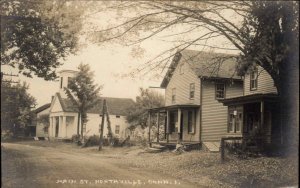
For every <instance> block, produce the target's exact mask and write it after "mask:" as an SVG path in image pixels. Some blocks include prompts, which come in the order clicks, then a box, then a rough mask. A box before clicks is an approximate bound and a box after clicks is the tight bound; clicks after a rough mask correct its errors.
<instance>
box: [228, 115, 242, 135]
mask: <svg viewBox="0 0 300 188" xmlns="http://www.w3.org/2000/svg"><path fill="white" fill-rule="evenodd" d="M228 118H229V120H228V132H230V133H239V132H241V129H242V125H243V113H242V112H237V111H236V110H234V111H231V112H230V113H229V117H228Z"/></svg>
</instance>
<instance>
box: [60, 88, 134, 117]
mask: <svg viewBox="0 0 300 188" xmlns="http://www.w3.org/2000/svg"><path fill="white" fill-rule="evenodd" d="M58 98H59V100H60V102H61V105H62V108H63V110H64V111H65V112H77V109H76V107H75V105H74V104H73V103H72V101H71V100H70V99H68V98H62V97H61V96H60V94H59V93H58ZM100 99H101V101H100V102H99V103H97V104H96V105H95V106H94V107H93V108H92V109H90V110H88V113H95V114H100V113H102V108H103V99H105V100H106V104H107V108H108V112H109V114H113V115H126V112H127V109H128V108H129V107H130V106H132V105H134V101H133V100H132V99H129V98H112V97H101V98H100Z"/></svg>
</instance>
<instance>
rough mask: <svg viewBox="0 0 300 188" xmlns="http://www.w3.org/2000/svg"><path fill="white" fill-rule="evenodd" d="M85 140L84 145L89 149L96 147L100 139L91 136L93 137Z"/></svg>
mask: <svg viewBox="0 0 300 188" xmlns="http://www.w3.org/2000/svg"><path fill="white" fill-rule="evenodd" d="M85 140H86V143H85V146H86V147H89V146H98V145H99V141H100V138H99V136H97V135H93V136H90V137H88V138H87V139H85Z"/></svg>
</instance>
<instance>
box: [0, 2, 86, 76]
mask: <svg viewBox="0 0 300 188" xmlns="http://www.w3.org/2000/svg"><path fill="white" fill-rule="evenodd" d="M85 4H86V3H85ZM85 4H82V3H80V2H70V1H60V0H52V1H47V0H41V1H35V0H27V1H21V0H15V1H11V0H2V1H1V2H0V9H1V65H9V66H12V67H16V68H18V69H19V72H20V73H22V74H24V75H26V76H28V77H31V76H32V74H35V75H37V76H38V77H43V78H44V79H45V80H51V79H55V78H56V74H55V69H56V68H58V67H59V66H60V65H61V64H62V63H61V62H60V61H61V60H62V59H63V58H65V57H66V56H67V55H69V54H70V53H75V51H76V50H77V49H76V46H77V44H78V34H79V31H80V29H81V27H82V23H81V19H79V18H80V17H81V16H82V15H83V11H84V6H83V5H85Z"/></svg>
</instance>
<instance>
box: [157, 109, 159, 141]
mask: <svg viewBox="0 0 300 188" xmlns="http://www.w3.org/2000/svg"><path fill="white" fill-rule="evenodd" d="M159 115H160V112H159V111H158V112H157V143H159Z"/></svg>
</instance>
